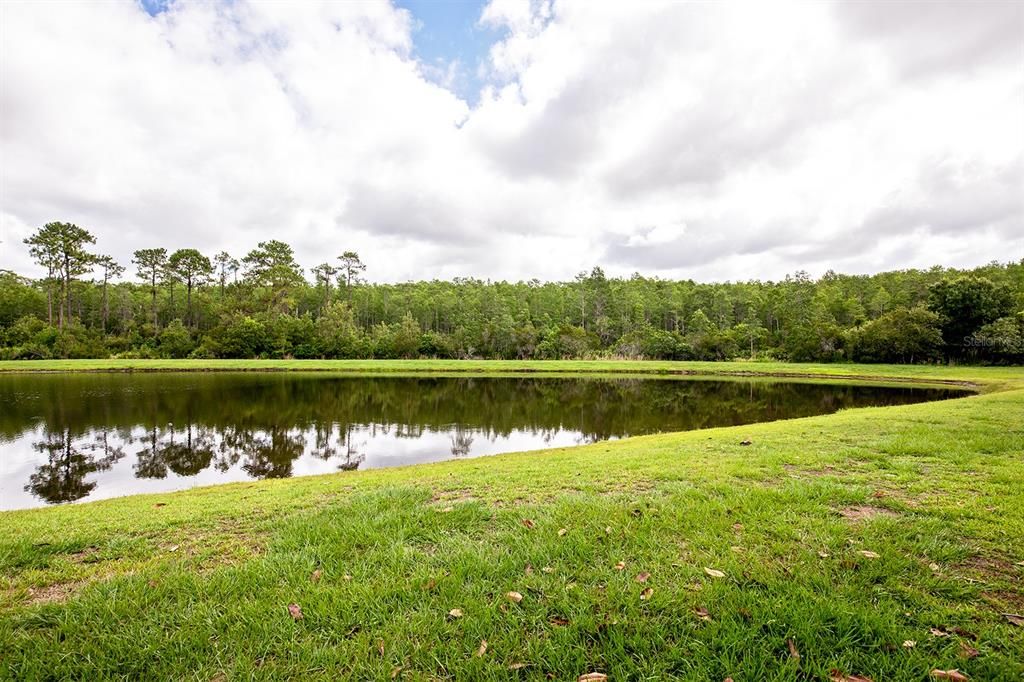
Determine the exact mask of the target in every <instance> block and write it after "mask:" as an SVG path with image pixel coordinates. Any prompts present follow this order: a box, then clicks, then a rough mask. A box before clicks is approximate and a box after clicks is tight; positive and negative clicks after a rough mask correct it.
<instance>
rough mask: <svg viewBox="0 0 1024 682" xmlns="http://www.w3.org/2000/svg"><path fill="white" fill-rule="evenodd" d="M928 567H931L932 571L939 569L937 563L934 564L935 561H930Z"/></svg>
mask: <svg viewBox="0 0 1024 682" xmlns="http://www.w3.org/2000/svg"><path fill="white" fill-rule="evenodd" d="M928 568H930V569H932V570H933V571H938V570H939V565H938V564H936V563H931V564H928Z"/></svg>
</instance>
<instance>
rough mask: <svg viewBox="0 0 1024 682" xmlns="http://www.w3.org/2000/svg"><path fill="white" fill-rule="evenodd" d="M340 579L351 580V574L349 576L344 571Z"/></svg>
mask: <svg viewBox="0 0 1024 682" xmlns="http://www.w3.org/2000/svg"><path fill="white" fill-rule="evenodd" d="M341 579H342V580H346V581H348V580H352V576H350V575H349V574H348V573H346V574H345V575H343V576H341Z"/></svg>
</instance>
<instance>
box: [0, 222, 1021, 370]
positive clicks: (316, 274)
mask: <svg viewBox="0 0 1024 682" xmlns="http://www.w3.org/2000/svg"><path fill="white" fill-rule="evenodd" d="M25 244H26V246H27V248H28V250H29V253H30V254H31V256H32V257H33V258H34V259H35V261H36V262H37V263H38V264H39V265H40V267H41V268H42V269H43V270H44V271H45V272H46V276H44V277H42V278H39V279H30V278H26V277H23V276H20V275H17V274H15V273H13V272H9V271H0V359H31V358H40V359H43V358H85V357H88V358H107V357H119V358H151V357H152V358H185V357H192V358H257V357H258V358H416V357H436V358H506V359H515V358H522V359H528V358H536V359H557V358H610V357H622V358H647V359H672V360H730V359H736V358H750V359H783V360H792V361H825V362H841V361H856V362H898V363H925V362H984V363H1021V362H1024V259H1022V260H1020V261H1017V262H1008V263H990V264H988V265H985V266H981V267H977V268H973V269H968V270H957V269H950V268H942V267H933V268H931V269H928V270H901V271H894V272H885V273H880V274H876V275H842V274H837V273H834V272H831V271H830V272H828V273H826V274H825V275H824V276H822V277H820V278H818V279H812V278H810V277H809V276H808V275H807V274H806V273H804V272H797V273H795V274H793V275H790V276H787V277H786V278H785V279H784V280H781V281H774V282H773V281H748V282H727V283H718V284H706V283H697V282H693V281H691V280H666V279H660V278H651V277H643V276H641V275H639V274H634V275H633V276H632V277H629V278H614V277H607V276H606V275H605V273H604V272H603V271H602V270H601V269H600V268H599V267H595V268H593V269H592V270H591V271H590V272H582V273H580V274H579V275H577V276H576V278H575V279H573V280H572V281H567V282H540V281H538V280H530V281H525V282H523V281H521V282H514V283H513V282H504V281H499V282H490V281H486V282H485V281H482V280H479V279H472V278H457V279H454V280H451V281H442V280H431V281H421V282H409V283H400V284H380V283H371V282H368V281H366V279H365V273H366V265H365V264H363V263H362V261H361V259H360V258H359V255H358V254H357V253H355V252H353V251H344V252H342V253H341V255H339V256H338V257H337V258H335V259H332V260H331V261H328V262H325V263H321V264H319V265H317V266H315V267H313V268H311V269H310V270H309V273H310V275H311V278H310V279H307V278H306V276H305V274H304V273H305V271H304V269H303V268H302V267H301V266H300V265H299V263H298V262H297V261H296V259H295V254H294V251H293V250H292V248H291V246H289V245H288V244H286V243H284V242H281V241H277V240H270V241H264V242H260V243H259V244H257V245H256V247H255V248H253V249H251V250H250V251H248V252H247V253H245V254H244V255H240V257H235V256H232V255H231V254H228V253H226V252H220V253H218V254H215V255H213V256H212V257H210V256H208V255H206V254H203V253H202V252H200V251H199V250H197V249H192V248H185V249H178V250H175V251H168V249H166V248H163V247H156V248H147V249H140V250H138V251H136V252H135V253H134V256H133V258H132V262H131V265H132V266H133V269H134V272H133V273H132V274H133V275H134V277H133V278H130V279H128V280H127V281H125V280H123V279H122V278H123V276H124V275H125V274H126V273H127V272H128V270H127V267H126V265H122V264H120V263H118V262H116V261H115V260H114V259H113V258H111V257H110V256H106V255H103V254H100V253H98V252H96V251H95V250H94V245H95V244H96V239H95V237H94V236H93V235H92V234H91V233H90V232H89V231H88V230H86V229H83V228H81V227H78V226H77V225H73V224H70V223H59V222H54V223H47V224H46V225H44V226H43V227H41V228H40V229H39V230H37V231H36V233H34V234H33V235H32V236H30V237H29V238H28V239H26V240H25Z"/></svg>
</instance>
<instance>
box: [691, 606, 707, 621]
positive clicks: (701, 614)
mask: <svg viewBox="0 0 1024 682" xmlns="http://www.w3.org/2000/svg"><path fill="white" fill-rule="evenodd" d="M693 611H694V613H696V614H697V617H698V618H700V619H701V620H706V621H710V620H711V614H710V613H708V610H707V609H706V608H704V607H703V606H698V607H697V608H695V609H694V610H693Z"/></svg>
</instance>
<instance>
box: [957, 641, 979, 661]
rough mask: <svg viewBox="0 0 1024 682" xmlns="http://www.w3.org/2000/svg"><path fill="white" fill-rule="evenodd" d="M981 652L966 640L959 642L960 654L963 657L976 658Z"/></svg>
mask: <svg viewBox="0 0 1024 682" xmlns="http://www.w3.org/2000/svg"><path fill="white" fill-rule="evenodd" d="M980 653H981V652H980V651H978V650H977V649H975V648H974V647H973V646H971V645H970V644H967V643H966V642H960V655H961V656H963V657H964V658H977V657H978V655H979V654H980Z"/></svg>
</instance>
